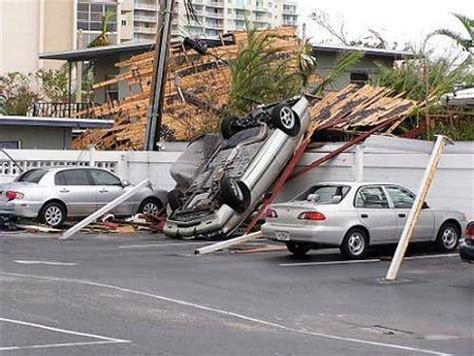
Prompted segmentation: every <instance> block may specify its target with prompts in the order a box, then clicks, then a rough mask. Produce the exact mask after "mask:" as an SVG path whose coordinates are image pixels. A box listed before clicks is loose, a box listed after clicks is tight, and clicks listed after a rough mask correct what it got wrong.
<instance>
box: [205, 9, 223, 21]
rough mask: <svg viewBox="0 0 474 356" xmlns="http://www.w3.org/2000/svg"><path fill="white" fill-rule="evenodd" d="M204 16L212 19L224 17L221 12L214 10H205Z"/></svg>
mask: <svg viewBox="0 0 474 356" xmlns="http://www.w3.org/2000/svg"><path fill="white" fill-rule="evenodd" d="M205 16H206V17H211V18H213V19H223V18H224V13H223V12H220V13H216V12H211V11H206V13H205Z"/></svg>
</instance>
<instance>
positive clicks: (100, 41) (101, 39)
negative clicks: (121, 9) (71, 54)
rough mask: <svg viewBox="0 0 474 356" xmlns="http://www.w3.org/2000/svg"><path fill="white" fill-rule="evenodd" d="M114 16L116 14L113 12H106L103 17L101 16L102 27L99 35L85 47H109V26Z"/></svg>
mask: <svg viewBox="0 0 474 356" xmlns="http://www.w3.org/2000/svg"><path fill="white" fill-rule="evenodd" d="M114 16H116V13H115V12H114V11H111V10H107V11H106V13H105V15H104V16H102V27H101V30H100V34H99V35H98V36H97V37H96V38H94V40H93V41H92V42H91V43H89V45H88V46H87V47H88V48H92V47H102V46H109V45H111V44H112V43H111V41H110V37H109V24H110V21H111V20H112V19H113V17H114Z"/></svg>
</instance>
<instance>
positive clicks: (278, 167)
mask: <svg viewBox="0 0 474 356" xmlns="http://www.w3.org/2000/svg"><path fill="white" fill-rule="evenodd" d="M307 109H308V100H307V99H306V98H305V97H303V96H302V97H298V98H296V99H292V100H289V101H286V102H283V103H278V104H272V105H266V106H261V107H258V108H257V109H255V110H253V111H252V112H250V113H249V114H248V115H246V116H245V117H233V118H227V119H224V120H223V122H222V125H221V133H222V138H223V139H221V141H220V142H218V143H215V145H214V148H213V149H212V153H211V154H210V155H209V156H208V157H209V158H208V159H207V161H206V162H205V163H204V164H201V165H200V167H199V169H197V170H196V172H195V174H194V175H193V179H192V182H190V183H189V184H187V185H186V184H181V186H180V184H178V187H177V188H176V189H174V190H172V191H171V192H170V193H169V195H168V198H169V204H170V208H171V211H170V214H169V215H168V219H167V221H166V224H165V226H164V233H165V234H166V235H168V236H171V237H180V238H188V239H190V238H207V239H213V238H223V237H226V236H229V235H230V234H232V232H234V231H235V230H236V229H237V228H238V227H239V225H240V224H241V223H242V222H243V221H244V220H245V219H246V218H247V217H248V216H249V215H250V214H251V213H252V211H253V210H254V209H255V208H256V206H257V205H258V203H259V202H260V201H261V199H262V197H263V196H264V194H265V193H266V192H267V191H268V190H269V188H270V187H271V186H272V184H273V182H274V181H275V180H276V179H277V177H278V176H279V174H280V173H281V171H282V170H283V168H284V167H285V165H286V164H287V162H288V160H289V159H290V158H291V156H292V154H293V152H294V150H295V148H296V147H297V145H298V143H299V142H300V140H301V138H302V136H303V135H304V133H305V132H306V130H307V128H308V125H309V122H310V118H309V114H308V111H307ZM210 146H212V145H211V144H208V147H210ZM178 183H179V182H178Z"/></svg>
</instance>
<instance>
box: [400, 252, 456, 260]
mask: <svg viewBox="0 0 474 356" xmlns="http://www.w3.org/2000/svg"><path fill="white" fill-rule="evenodd" d="M443 257H444V258H446V257H459V254H458V253H443V254H440V255H422V256H408V257H405V258H404V260H423V259H426V258H443Z"/></svg>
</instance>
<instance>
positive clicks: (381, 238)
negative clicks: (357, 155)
mask: <svg viewBox="0 0 474 356" xmlns="http://www.w3.org/2000/svg"><path fill="white" fill-rule="evenodd" d="M354 206H355V208H356V209H357V213H358V215H359V221H360V222H361V224H362V225H364V226H365V227H367V229H368V230H369V235H370V242H371V243H389V242H393V241H394V240H395V239H396V234H397V222H396V219H395V212H394V210H393V209H391V208H390V205H389V202H388V199H387V196H386V195H385V192H384V190H383V189H382V187H381V186H378V185H370V186H362V187H360V188H359V190H358V191H357V193H356V198H355V201H354Z"/></svg>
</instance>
